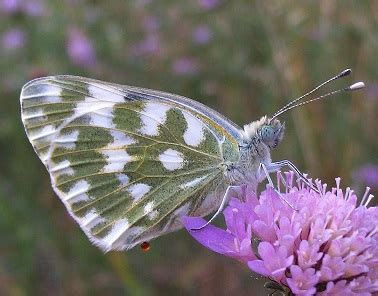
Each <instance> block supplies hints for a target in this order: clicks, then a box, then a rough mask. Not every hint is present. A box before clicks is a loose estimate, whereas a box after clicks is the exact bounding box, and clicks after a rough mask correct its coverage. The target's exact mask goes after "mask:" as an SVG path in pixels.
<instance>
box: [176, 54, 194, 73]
mask: <svg viewBox="0 0 378 296" xmlns="http://www.w3.org/2000/svg"><path fill="white" fill-rule="evenodd" d="M172 72H173V73H174V74H177V75H192V74H195V73H197V72H198V62H197V60H196V59H194V58H188V57H183V58H178V59H176V60H174V61H173V63H172Z"/></svg>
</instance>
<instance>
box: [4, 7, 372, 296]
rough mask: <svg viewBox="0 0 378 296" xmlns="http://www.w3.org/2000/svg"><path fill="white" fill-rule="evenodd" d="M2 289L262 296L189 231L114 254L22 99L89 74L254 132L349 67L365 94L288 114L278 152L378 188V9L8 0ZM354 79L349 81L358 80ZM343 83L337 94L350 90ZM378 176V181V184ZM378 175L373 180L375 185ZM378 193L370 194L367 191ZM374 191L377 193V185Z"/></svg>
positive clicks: (251, 279)
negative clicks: (68, 204)
mask: <svg viewBox="0 0 378 296" xmlns="http://www.w3.org/2000/svg"><path fill="white" fill-rule="evenodd" d="M0 18H1V21H0V77H1V78H0V102H1V108H0V233H1V240H0V291H2V293H5V294H11V295H32V294H39V295H86V294H89V293H90V294H91V295H102V294H111V295H124V294H127V295H170V294H171V295H177V294H185V295H190V294H191V295H231V294H235V295H247V294H248V295H256V294H257V293H258V292H257V291H261V290H259V289H262V288H261V287H262V281H261V280H260V281H259V280H257V279H256V276H255V275H253V274H251V273H250V271H249V270H247V269H243V268H242V266H241V265H239V264H238V263H235V262H233V261H231V260H228V259H226V258H225V259H224V258H220V257H218V256H216V255H214V254H211V253H210V252H208V251H207V250H205V249H202V248H201V247H200V246H198V245H197V243H196V242H194V241H193V240H191V239H190V238H189V237H188V235H187V234H186V233H185V232H184V231H180V232H179V233H175V234H171V235H168V236H166V237H163V238H160V239H158V240H156V241H153V242H152V248H151V250H150V251H149V252H148V253H143V252H141V251H140V250H139V249H138V248H136V249H135V250H132V251H130V252H128V253H111V254H106V255H104V254H102V253H101V252H100V251H98V250H97V249H96V248H95V247H93V246H91V245H90V243H89V242H88V240H87V239H86V237H85V236H84V234H83V233H82V232H81V231H80V229H79V227H78V226H77V225H76V224H75V223H74V222H73V220H72V219H71V218H70V217H69V215H68V214H67V213H66V211H65V209H64V207H63V205H62V204H61V202H60V201H59V200H58V198H57V197H56V196H55V195H54V193H53V192H52V190H51V188H50V185H49V178H48V175H47V173H46V172H45V169H44V168H43V166H42V164H41V163H40V162H39V160H38V159H37V157H36V155H34V152H33V150H32V147H31V145H30V144H29V143H28V142H27V139H26V136H25V134H24V131H23V128H22V124H21V121H20V116H19V102H18V97H19V92H20V89H21V87H22V85H23V84H24V83H25V82H26V81H27V80H30V79H32V78H35V77H38V76H41V75H51V74H58V73H59V74H63V73H66V74H75V75H83V76H88V77H92V78H97V79H101V80H106V81H111V82H115V83H121V84H122V83H123V84H130V85H137V86H142V87H147V88H153V89H159V90H164V91H168V92H173V93H178V94H181V95H184V96H187V97H191V98H194V99H197V100H199V101H201V102H204V103H205V104H207V105H209V106H211V107H213V108H215V109H217V110H218V111H220V112H222V113H224V114H225V115H227V116H228V117H230V118H231V119H233V120H234V121H235V122H236V123H238V124H240V125H242V124H244V123H247V122H249V121H251V120H255V119H258V118H259V117H260V116H261V115H263V114H272V113H273V112H274V111H276V110H277V108H279V107H281V106H282V105H283V104H284V103H285V102H287V101H288V100H289V99H291V98H293V97H296V96H299V95H301V94H303V93H304V92H305V91H306V90H309V89H310V88H311V87H313V86H314V85H315V84H316V83H319V82H321V81H323V80H325V79H326V78H328V77H329V76H331V75H333V74H335V73H337V72H338V71H339V70H342V69H344V68H346V67H351V68H352V69H353V70H354V73H353V77H354V79H358V80H364V81H365V82H366V84H367V85H368V87H367V88H366V89H365V90H364V91H359V92H355V93H351V94H343V95H341V96H339V98H334V99H331V100H328V101H327V102H323V103H316V104H313V105H311V106H307V107H304V108H301V109H297V110H296V111H293V112H290V113H288V114H286V115H284V116H283V119H284V120H286V127H287V133H286V137H285V139H284V141H283V143H282V144H281V145H280V146H279V147H278V148H277V150H276V151H275V152H274V153H273V158H274V159H275V160H279V159H290V160H292V161H293V162H294V163H296V164H297V165H298V167H299V168H301V170H302V171H306V172H309V173H310V174H311V176H313V177H321V178H322V179H323V180H324V181H326V180H327V181H328V183H331V182H333V179H334V177H336V176H341V177H342V179H343V180H344V182H345V183H344V184H352V185H353V186H354V187H355V189H356V190H357V191H359V192H362V191H363V187H364V186H365V185H366V184H363V183H364V182H365V180H377V177H376V176H377V171H376V170H375V171H374V170H372V172H371V173H366V172H365V175H366V174H367V175H368V177H367V178H363V177H361V176H364V174H361V173H359V174H358V176H359V178H354V177H353V176H355V175H354V172H356V171H358V172H360V171H359V170H361V168H363V167H364V166H366V165H367V166H368V167H369V168H374V167H375V168H377V167H376V164H377V163H378V159H377V148H378V147H377V146H378V145H377V138H376V136H377V132H378V130H377V123H376V119H377V97H378V80H377V77H378V67H377V52H378V35H377V30H378V25H377V24H378V22H377V19H378V3H377V1H341V0H339V1H327V0H323V1H300V2H293V1H250V0H238V1H226V0H223V1H222V0H193V1H185V0H179V1H172V0H161V1H157V0H156V1H153V0H134V1H96V0H92V1H89V0H87V1H79V0H65V1H62V0H59V1H58V0H52V1H47V0H45V1H44V0H0ZM346 80H347V81H351V80H350V79H349V78H348V79H346ZM346 83H347V82H345V81H338V82H336V83H334V84H333V86H329V89H331V88H336V87H342V86H344V85H345V84H346ZM371 174H373V175H374V174H375V175H374V176H375V179H374V176H373V177H372V175H371ZM369 178H370V179H369ZM368 185H369V184H368ZM370 185H371V186H373V187H374V186H375V188H374V191H375V193H376V194H377V184H370Z"/></svg>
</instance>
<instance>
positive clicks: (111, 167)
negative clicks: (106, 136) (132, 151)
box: [101, 149, 133, 173]
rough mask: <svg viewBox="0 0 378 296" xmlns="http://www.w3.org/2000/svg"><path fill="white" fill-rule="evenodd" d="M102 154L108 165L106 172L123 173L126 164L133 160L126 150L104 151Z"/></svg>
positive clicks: (105, 168)
mask: <svg viewBox="0 0 378 296" xmlns="http://www.w3.org/2000/svg"><path fill="white" fill-rule="evenodd" d="M101 153H102V154H103V155H104V156H105V157H106V161H107V163H108V164H107V165H105V167H104V172H106V173H111V172H118V171H122V170H123V168H124V166H125V164H127V163H128V162H129V161H131V160H132V159H133V157H132V156H130V155H129V154H128V153H127V152H126V151H125V150H123V149H118V150H102V151H101Z"/></svg>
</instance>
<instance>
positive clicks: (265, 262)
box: [183, 174, 378, 295]
mask: <svg viewBox="0 0 378 296" xmlns="http://www.w3.org/2000/svg"><path fill="white" fill-rule="evenodd" d="M316 183H317V184H316V185H317V187H318V191H319V192H321V194H319V193H318V192H316V191H314V190H312V189H310V188H307V187H306V186H305V185H304V184H303V183H302V182H301V181H298V184H297V185H296V186H294V185H293V175H292V174H287V176H286V193H282V194H281V195H279V194H278V193H277V192H276V191H274V190H273V189H272V188H267V189H266V190H265V191H263V192H262V193H261V195H260V196H259V198H257V196H256V194H255V193H254V192H253V191H252V190H250V189H249V188H245V190H244V191H243V192H242V194H241V195H242V196H239V197H238V198H236V197H234V198H233V199H232V200H231V202H230V204H229V205H228V207H227V208H226V209H225V210H224V217H225V221H226V225H227V229H226V230H223V229H220V228H217V227H215V226H209V227H206V228H204V229H203V230H190V229H193V228H195V227H198V225H200V224H199V223H204V220H202V222H199V221H200V220H199V219H200V218H193V217H190V218H189V217H186V218H184V219H183V222H184V224H185V227H186V228H187V229H188V230H189V232H190V234H191V235H192V236H193V237H194V238H195V239H196V240H197V241H199V242H200V243H201V244H203V245H205V246H206V247H207V248H209V249H211V250H213V251H216V252H218V253H221V254H223V255H226V256H229V257H233V258H235V259H238V260H239V261H242V262H245V263H246V264H247V265H248V267H249V268H250V269H251V270H252V271H254V272H257V273H260V274H262V275H264V276H266V277H268V278H269V279H271V280H273V281H275V282H276V283H279V284H280V285H283V286H285V288H286V290H287V288H289V289H290V290H291V292H292V293H294V294H295V295H314V294H315V293H319V294H320V295H329V294H337V293H349V294H348V295H350V294H353V293H357V294H364V293H365V294H367V295H369V293H374V292H378V208H377V207H370V208H368V207H367V204H368V202H369V201H370V200H371V198H372V196H371V195H368V190H367V191H366V192H365V195H364V197H363V199H362V200H363V201H362V203H363V204H360V205H359V206H358V205H357V197H356V195H355V194H354V193H353V191H352V190H350V189H349V188H347V189H346V190H345V192H343V190H341V189H340V186H339V185H340V179H339V178H338V179H336V185H337V186H336V187H335V188H332V189H331V190H328V191H327V189H326V185H322V184H321V183H320V182H316ZM242 200H244V201H242ZM288 204H290V205H291V207H290V206H289V205H288ZM252 244H256V246H255V247H254V246H253V245H252Z"/></svg>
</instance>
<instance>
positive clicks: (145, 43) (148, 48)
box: [130, 33, 161, 56]
mask: <svg viewBox="0 0 378 296" xmlns="http://www.w3.org/2000/svg"><path fill="white" fill-rule="evenodd" d="M160 49H161V44H160V38H159V35H157V34H153V33H151V34H148V35H147V36H146V37H145V38H144V39H143V40H141V41H139V42H138V43H136V44H134V45H131V47H130V51H131V53H132V54H133V55H135V56H149V55H153V54H157V53H159V52H160Z"/></svg>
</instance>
